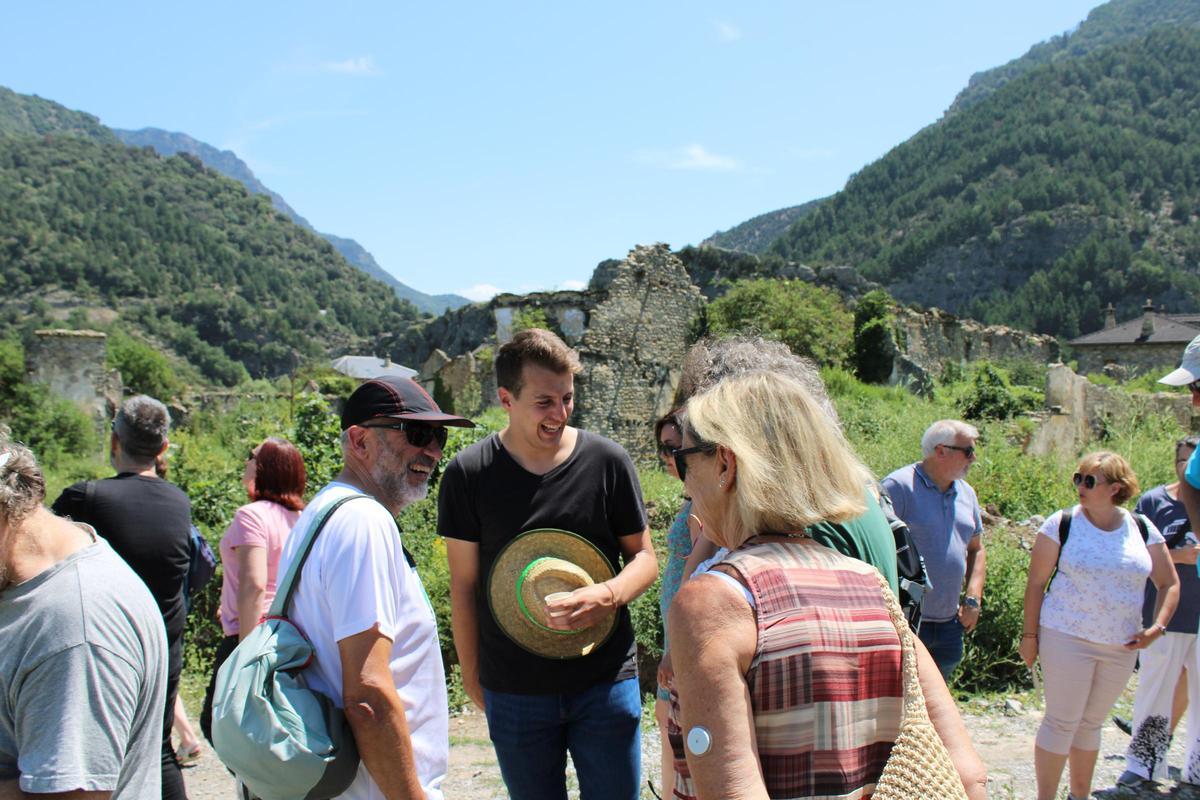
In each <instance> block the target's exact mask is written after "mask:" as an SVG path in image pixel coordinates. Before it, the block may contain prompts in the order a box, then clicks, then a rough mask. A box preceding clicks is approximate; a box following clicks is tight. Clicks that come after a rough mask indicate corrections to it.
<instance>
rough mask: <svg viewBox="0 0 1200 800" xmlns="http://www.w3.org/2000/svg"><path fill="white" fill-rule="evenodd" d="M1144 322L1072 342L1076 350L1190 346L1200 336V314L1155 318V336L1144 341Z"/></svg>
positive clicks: (1140, 319) (1132, 322)
mask: <svg viewBox="0 0 1200 800" xmlns="http://www.w3.org/2000/svg"><path fill="white" fill-rule="evenodd" d="M1142 319H1143V317H1138V318H1136V319H1131V320H1129V321H1128V322H1122V323H1121V324H1120V325H1118V326H1116V327H1115V328H1108V329H1106V330H1099V331H1095V332H1094V333H1089V334H1087V335H1085V336H1080V337H1079V338H1077V339H1072V340H1071V342H1070V344H1071V346H1073V347H1076V346H1079V345H1083V346H1085V347H1086V346H1088V345H1105V344H1187V343H1188V342H1190V341H1191V340H1192V339H1195V338H1196V337H1197V336H1200V314H1169V315H1168V314H1155V315H1154V332H1153V333H1151V334H1150V336H1148V337H1146V338H1143V337H1142Z"/></svg>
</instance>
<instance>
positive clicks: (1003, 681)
mask: <svg viewBox="0 0 1200 800" xmlns="http://www.w3.org/2000/svg"><path fill="white" fill-rule="evenodd" d="M984 547H985V548H986V551H987V582H986V584H985V586H984V592H983V598H984V600H983V612H982V613H981V614H980V616H979V625H978V626H977V627H976V628H975V630H974V631H973V632H971V633H969V634H967V635H966V636H965V637H963V660H962V665H961V666H960V667H959V669H958V671H957V673H956V674H955V678H954V688H956V689H961V690H965V691H968V692H983V691H1003V690H1006V689H1010V688H1027V687H1028V686H1029V685H1030V682H1029V670H1028V669H1026V668H1025V664H1024V663H1022V661H1021V657H1020V656H1019V655H1018V654H1017V646H1018V645H1019V644H1020V643H1021V625H1022V621H1023V615H1024V609H1025V578H1026V576H1027V575H1028V574H1029V553H1028V551H1027V550H1026V549H1025V548H1024V547H1023V546H1022V545H1021V539H1020V536H1019V535H1018V534H1017V532H1016V531H1014V530H1012V529H1002V530H998V531H994V532H991V533H988V534H987V538H986V539H985V541H984Z"/></svg>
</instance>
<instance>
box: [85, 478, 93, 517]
mask: <svg viewBox="0 0 1200 800" xmlns="http://www.w3.org/2000/svg"><path fill="white" fill-rule="evenodd" d="M95 496H96V482H95V481H94V480H87V481H84V482H83V508H84V510H86V511H91V510H92V498H94V497H95Z"/></svg>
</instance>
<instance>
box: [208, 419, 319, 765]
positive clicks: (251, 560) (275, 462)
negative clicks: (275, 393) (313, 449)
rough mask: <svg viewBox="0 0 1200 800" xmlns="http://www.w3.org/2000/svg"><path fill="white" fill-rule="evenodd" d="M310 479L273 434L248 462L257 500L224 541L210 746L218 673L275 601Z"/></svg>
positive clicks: (248, 483) (295, 454)
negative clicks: (283, 559)
mask: <svg viewBox="0 0 1200 800" xmlns="http://www.w3.org/2000/svg"><path fill="white" fill-rule="evenodd" d="M307 480H308V476H307V474H306V472H305V470H304V457H303V456H301V455H300V451H299V450H297V449H296V446H295V445H294V444H292V443H291V442H289V441H287V440H286V439H279V438H276V437H274V436H272V437H271V438H269V439H267V440H266V441H264V442H263V443H262V444H260V445H259V446H258V447H256V448H254V449H253V450H251V451H250V455H249V457H248V458H247V459H246V469H245V470H244V471H243V472H242V485H243V486H245V487H246V492H247V493H248V494H249V495H250V500H251V501H252V502H250V503H249V504H247V505H244V506H242V507H241V508H239V509H238V510H237V512H236V513H235V514H234V515H233V521H232V522H231V523H229V527H228V528H227V529H226V530H225V535H224V536H223V537H221V564H222V568H223V580H222V583H221V607H220V609H219V611H218V616H219V617H220V620H221V629H222V630H223V631H224V632H225V638H224V639H222V640H221V643H220V644H219V645H218V646H217V653H216V658H215V659H214V661H213V671H212V677H211V678H210V679H209V682H208V691H207V692H205V694H204V708H203V710H202V711H201V713H200V729H201V730H202V731H204V735H205V737H206V738H207V739H208V740H209V741H210V742H211V741H212V698H213V687H214V685H215V683H216V679H217V670H218V669H220V667H221V664H223V663H224V662H225V659H226V658H228V657H229V654H230V653H232V652H233V649H234V648H235V647H237V643H238V642H239V641H240V640H241V639H242V638H243V637H244V636H245V635H246V634H248V633H249V632H250V631H251V630H252V629H253V628H254V626H255V625H257V624H258V623H259V620H261V619H262V616H263V614H265V613H266V612H267V609H268V608H270V607H271V601H272V600H274V599H275V585H276V581H277V579H278V572H279V556H280V554H281V553H282V552H283V543H284V542H285V541H286V540H287V536H288V534H289V533H290V532H291V530H292V526H293V525H295V524H296V520H297V519H298V518H299V517H300V511H301V510H303V508H304V499H303V498H304V489H305V486H306V484H307Z"/></svg>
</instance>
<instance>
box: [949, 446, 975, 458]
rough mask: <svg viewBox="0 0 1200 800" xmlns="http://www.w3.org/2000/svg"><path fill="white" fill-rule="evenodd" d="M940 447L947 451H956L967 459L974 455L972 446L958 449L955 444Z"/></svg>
mask: <svg viewBox="0 0 1200 800" xmlns="http://www.w3.org/2000/svg"><path fill="white" fill-rule="evenodd" d="M942 447H944V448H946V449H947V450H957V451H958V452H960V453H962V454H963V455H964V456H966V457H967V458H970V457H971V456H973V455H975V447H974V446H971V447H959V446H958V445H956V444H944V445H942Z"/></svg>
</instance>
